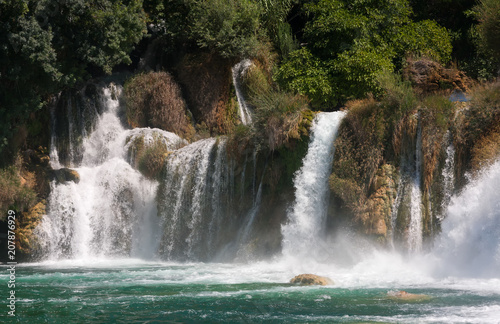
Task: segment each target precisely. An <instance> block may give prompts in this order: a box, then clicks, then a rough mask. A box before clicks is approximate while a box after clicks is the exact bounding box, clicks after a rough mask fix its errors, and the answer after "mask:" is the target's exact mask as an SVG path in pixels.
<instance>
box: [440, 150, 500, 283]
mask: <svg viewBox="0 0 500 324" xmlns="http://www.w3.org/2000/svg"><path fill="white" fill-rule="evenodd" d="M499 183H500V160H497V161H496V163H494V164H493V165H492V166H491V167H490V168H488V169H487V170H483V171H482V172H481V174H480V175H479V176H478V178H477V179H475V180H473V181H472V182H471V183H469V184H468V185H467V186H466V187H465V188H464V190H463V191H462V192H461V193H460V195H458V196H456V197H453V198H452V199H451V202H450V205H449V206H448V209H447V213H446V214H447V216H446V218H445V219H444V221H443V222H442V233H441V236H440V237H439V239H438V240H437V242H436V245H435V247H436V248H435V250H434V255H435V256H437V257H439V258H442V262H440V263H439V267H440V268H439V270H440V271H442V272H443V273H446V274H447V275H449V274H454V275H460V276H470V277H475V278H477V277H498V273H499V271H500V190H498V184H499Z"/></svg>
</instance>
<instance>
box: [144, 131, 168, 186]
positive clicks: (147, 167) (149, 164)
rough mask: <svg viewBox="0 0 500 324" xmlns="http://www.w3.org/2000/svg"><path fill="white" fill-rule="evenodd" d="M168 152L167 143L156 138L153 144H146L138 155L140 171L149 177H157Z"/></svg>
mask: <svg viewBox="0 0 500 324" xmlns="http://www.w3.org/2000/svg"><path fill="white" fill-rule="evenodd" d="M168 153H169V152H168V150H167V147H166V145H165V144H164V143H163V142H161V141H159V140H155V141H154V143H153V144H152V145H149V146H146V147H145V148H144V149H143V150H142V151H141V152H140V156H138V157H137V163H138V169H139V171H140V172H141V173H142V174H143V175H144V176H146V177H147V178H149V179H157V178H158V176H159V175H160V173H161V171H162V170H163V165H164V164H165V159H166V157H167V156H168Z"/></svg>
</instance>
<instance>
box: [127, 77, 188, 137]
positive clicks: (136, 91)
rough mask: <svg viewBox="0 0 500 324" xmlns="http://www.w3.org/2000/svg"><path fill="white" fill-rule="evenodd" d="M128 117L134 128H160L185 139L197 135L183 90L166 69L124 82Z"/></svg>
mask: <svg viewBox="0 0 500 324" xmlns="http://www.w3.org/2000/svg"><path fill="white" fill-rule="evenodd" d="M125 98H126V102H127V120H128V123H129V124H130V125H131V126H132V127H146V126H149V127H157V128H161V129H164V130H166V131H170V132H173V133H176V134H177V135H179V136H182V137H184V138H191V137H192V136H193V135H194V127H193V126H192V125H191V122H190V120H189V118H188V117H187V115H186V112H187V106H186V103H185V102H184V99H183V98H182V94H181V90H180V88H179V86H178V85H177V83H176V82H175V81H174V79H173V77H172V76H171V75H170V74H169V73H167V72H150V73H147V74H140V75H137V76H135V77H134V78H132V79H131V80H129V81H128V82H127V84H126V85H125Z"/></svg>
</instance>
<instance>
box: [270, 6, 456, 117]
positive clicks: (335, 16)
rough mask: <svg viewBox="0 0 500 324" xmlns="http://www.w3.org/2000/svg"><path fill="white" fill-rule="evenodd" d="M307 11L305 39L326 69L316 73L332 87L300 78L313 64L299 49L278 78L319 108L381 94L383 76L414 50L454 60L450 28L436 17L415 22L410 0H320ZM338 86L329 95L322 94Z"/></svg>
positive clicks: (317, 63) (316, 61)
mask: <svg viewBox="0 0 500 324" xmlns="http://www.w3.org/2000/svg"><path fill="white" fill-rule="evenodd" d="M304 9H305V10H306V11H307V13H308V14H309V21H308V22H307V23H306V25H305V28H304V41H305V42H307V49H308V51H309V52H310V53H311V54H312V57H310V58H308V60H307V62H310V63H312V65H313V66H321V73H318V72H315V73H316V74H320V75H321V76H322V80H328V82H329V83H330V86H326V84H325V82H321V83H319V84H317V86H319V87H320V88H317V87H315V86H314V85H312V83H311V82H309V83H308V85H307V86H304V85H301V84H299V83H298V82H294V81H293V80H294V79H295V78H296V77H298V78H303V76H304V75H307V74H308V73H309V72H307V71H305V70H306V69H309V68H311V64H302V65H301V64H298V63H299V62H300V60H298V58H300V57H301V55H296V54H294V53H292V54H291V55H290V57H289V58H288V59H287V60H285V61H284V62H283V64H282V65H281V67H280V68H279V70H278V72H277V76H276V79H277V80H278V81H280V84H281V85H282V86H284V87H285V88H286V89H288V90H291V91H296V92H299V93H302V94H306V95H308V96H309V97H310V98H312V99H313V103H314V104H315V106H316V107H318V108H323V109H324V108H327V107H328V106H332V105H335V104H336V103H337V102H339V101H345V100H347V99H350V98H359V97H363V96H365V95H366V94H367V93H368V92H372V93H375V94H376V93H378V92H380V86H379V85H378V82H377V75H378V74H380V73H382V72H383V71H387V70H388V71H393V70H394V69H395V68H396V67H400V66H401V63H402V61H403V59H404V57H405V56H406V55H408V54H415V55H426V56H431V57H432V58H434V59H436V60H438V61H442V62H447V61H449V60H450V53H451V43H450V37H449V35H448V32H447V30H446V29H445V28H443V27H440V26H439V25H437V24H436V23H435V22H433V21H421V22H413V21H412V20H411V14H412V9H411V7H410V5H409V2H408V1H407V0H356V1H348V0H319V1H314V2H309V3H307V4H305V5H304ZM301 51H302V52H301V53H302V54H303V53H305V51H304V50H301ZM302 56H303V55H302ZM302 58H303V57H302ZM311 85H312V86H311ZM334 88H335V89H336V90H334V91H333V94H332V95H330V97H329V98H324V100H321V98H318V94H326V93H330V89H334Z"/></svg>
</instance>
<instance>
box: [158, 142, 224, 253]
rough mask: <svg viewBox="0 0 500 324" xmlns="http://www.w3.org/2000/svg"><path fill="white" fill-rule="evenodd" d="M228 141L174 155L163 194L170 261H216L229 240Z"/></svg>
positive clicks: (164, 242)
mask: <svg viewBox="0 0 500 324" xmlns="http://www.w3.org/2000/svg"><path fill="white" fill-rule="evenodd" d="M225 144H226V139H224V138H221V139H219V140H217V139H215V138H209V139H205V140H201V141H198V142H195V143H193V144H190V145H188V146H185V147H183V148H182V149H179V150H177V151H175V152H173V153H171V154H170V155H169V157H168V158H167V162H166V172H165V178H164V179H163V180H162V181H163V183H162V187H161V189H160V191H159V200H160V204H159V206H160V216H161V218H162V221H163V228H164V230H163V238H162V243H161V247H160V254H161V255H162V257H164V258H166V259H177V260H179V259H181V260H182V259H187V260H210V259H211V258H212V257H213V256H214V255H215V254H216V252H217V247H218V246H219V245H220V244H221V241H222V240H223V239H222V238H221V236H223V234H226V235H227V233H220V228H221V227H222V226H223V224H224V225H225V226H228V223H229V222H230V221H229V219H228V216H229V212H228V211H229V208H230V203H231V195H230V191H231V188H230V184H231V181H230V180H229V176H230V175H231V172H232V170H230V163H227V159H226V157H227V154H226V152H225Z"/></svg>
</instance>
